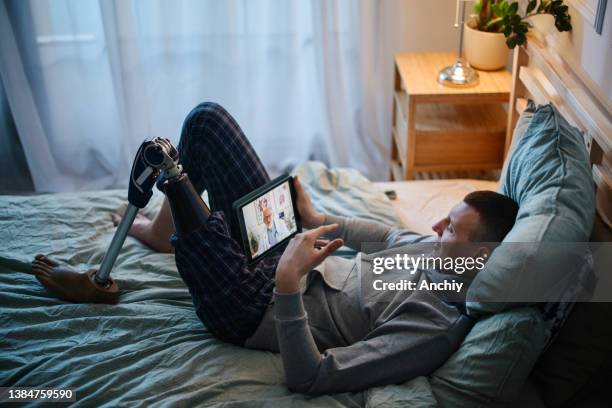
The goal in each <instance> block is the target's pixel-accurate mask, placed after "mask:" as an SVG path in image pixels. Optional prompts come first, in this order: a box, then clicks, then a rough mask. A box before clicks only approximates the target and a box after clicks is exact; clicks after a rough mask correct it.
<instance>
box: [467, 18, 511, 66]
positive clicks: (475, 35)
mask: <svg viewBox="0 0 612 408" xmlns="http://www.w3.org/2000/svg"><path fill="white" fill-rule="evenodd" d="M463 47H464V55H465V59H466V60H467V61H468V62H469V63H470V65H471V66H472V67H474V68H477V69H482V70H485V71H494V70H496V69H501V68H503V67H505V66H506V62H507V61H508V55H509V54H510V49H509V48H508V46H506V37H504V34H503V33H489V32H486V31H480V30H476V29H474V28H472V27H470V26H469V25H468V23H465V30H464V32H463Z"/></svg>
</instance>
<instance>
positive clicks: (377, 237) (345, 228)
mask: <svg viewBox="0 0 612 408" xmlns="http://www.w3.org/2000/svg"><path fill="white" fill-rule="evenodd" d="M294 186H295V190H296V192H297V207H298V211H299V213H300V216H301V217H302V224H303V225H304V227H306V228H307V229H314V228H318V227H320V226H322V225H331V224H338V228H337V229H336V231H335V233H333V234H330V235H328V238H331V239H335V238H342V240H343V241H344V243H345V245H347V246H348V247H350V248H353V249H355V250H357V251H361V250H362V248H361V245H362V244H363V243H364V242H381V243H385V244H386V247H389V246H393V245H396V244H398V243H401V244H409V243H414V242H418V241H420V240H421V239H423V237H424V236H423V235H421V234H417V233H414V232H410V231H406V230H402V229H399V228H395V227H390V226H389V225H386V224H383V223H381V222H376V221H369V220H363V219H360V218H355V217H341V216H336V215H330V214H323V213H320V212H318V211H316V210H315V209H314V207H313V205H312V202H311V201H310V197H309V196H308V193H306V190H304V187H303V186H302V184H301V183H300V180H299V179H298V178H297V177H296V178H295V179H294Z"/></svg>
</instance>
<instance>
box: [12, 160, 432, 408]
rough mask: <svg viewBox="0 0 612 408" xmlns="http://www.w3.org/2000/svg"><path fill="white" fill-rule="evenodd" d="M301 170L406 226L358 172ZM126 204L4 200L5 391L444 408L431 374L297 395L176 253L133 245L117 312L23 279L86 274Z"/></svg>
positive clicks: (112, 194)
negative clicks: (182, 268) (64, 270)
mask: <svg viewBox="0 0 612 408" xmlns="http://www.w3.org/2000/svg"><path fill="white" fill-rule="evenodd" d="M298 172H299V173H300V175H301V176H302V179H303V180H304V182H306V183H308V184H309V187H308V189H309V191H310V192H311V194H312V196H313V198H314V200H315V201H316V205H317V206H319V207H320V208H324V209H326V210H327V211H330V212H333V213H345V214H346V213H348V214H354V215H361V216H367V217H370V218H374V219H379V220H381V221H384V222H390V223H398V222H399V221H398V219H397V216H396V215H395V213H394V212H393V210H392V208H391V207H390V205H389V203H388V202H387V201H386V198H385V196H384V195H383V194H382V193H380V192H379V191H377V190H376V189H375V188H374V187H373V185H372V184H371V183H369V182H368V181H367V180H366V179H364V178H363V177H362V176H360V175H359V174H358V173H356V172H354V171H349V170H342V171H340V170H334V171H329V170H327V169H325V168H324V167H323V166H322V165H320V164H316V163H311V164H308V165H306V166H304V167H302V168H300V169H298ZM352 187H355V188H352ZM160 199H161V197H160V196H159V195H158V196H156V197H155V198H154V201H153V202H152V203H151V204H150V205H149V206H148V207H147V209H146V211H145V212H146V213H149V214H151V213H153V212H154V211H155V210H156V208H157V207H158V205H159V203H160ZM125 203H126V194H125V192H124V191H117V190H115V191H102V192H85V193H76V194H74V193H68V194H53V195H37V196H21V197H20V196H4V197H0V385H1V386H14V385H18V386H36V387H53V388H66V387H70V388H74V389H75V390H76V395H77V403H76V405H77V406H102V405H105V406H193V405H223V406H234V405H237V406H243V405H247V406H266V407H269V406H302V405H308V406H310V405H316V406H406V405H410V406H433V405H435V400H434V398H433V396H432V394H431V389H430V387H429V383H428V381H427V380H426V379H425V378H417V379H415V380H413V381H411V382H410V383H408V384H404V385H398V386H388V387H380V388H374V389H371V390H367V391H365V392H362V393H344V394H334V395H322V396H314V397H313V396H306V395H302V394H293V393H291V392H289V391H288V390H287V388H286V387H285V385H284V384H283V369H282V364H281V361H280V359H279V356H278V355H276V354H274V353H270V352H263V351H253V350H246V349H242V348H240V347H236V346H233V345H230V344H226V343H223V342H221V341H219V340H217V339H215V338H214V337H213V336H211V334H210V333H209V332H208V331H207V330H206V328H205V327H204V326H203V325H202V323H201V322H200V321H199V320H198V318H197V317H196V315H195V313H194V309H193V306H192V303H191V298H190V296H189V293H188V291H187V289H186V287H185V285H184V283H183V281H182V280H181V278H180V276H179V275H178V273H177V270H176V266H175V264H174V258H173V256H171V255H164V254H159V253H155V252H153V251H152V250H150V249H149V248H147V247H146V246H144V245H143V244H141V243H140V242H138V241H136V240H135V239H132V238H130V237H128V239H127V241H126V243H125V245H124V248H123V251H122V252H121V254H120V255H119V258H118V260H117V264H116V266H115V268H114V271H113V277H114V278H115V279H116V280H117V281H118V283H119V285H120V287H121V289H122V290H123V292H122V295H121V298H120V303H119V304H118V305H115V306H110V305H91V304H71V303H66V302H63V301H60V300H57V299H55V298H53V297H52V296H51V295H50V294H49V293H48V292H47V291H46V290H45V289H44V288H43V287H42V286H41V285H40V284H39V283H38V281H37V280H36V279H35V278H34V277H33V276H31V275H28V274H25V273H19V271H23V270H27V268H28V263H29V261H30V260H31V258H32V256H33V255H34V254H37V253H44V254H49V255H50V256H52V257H54V258H56V259H58V260H59V261H61V262H64V263H67V264H69V265H71V266H73V267H75V268H77V269H81V270H85V269H87V268H89V267H90V266H91V265H97V264H99V263H100V261H101V259H102V257H103V255H104V251H105V249H106V248H107V246H108V244H109V242H110V240H111V238H112V235H113V232H114V227H113V225H112V223H111V221H110V215H109V214H110V212H111V211H115V210H117V209H120V208H121V207H122V206H124V205H125Z"/></svg>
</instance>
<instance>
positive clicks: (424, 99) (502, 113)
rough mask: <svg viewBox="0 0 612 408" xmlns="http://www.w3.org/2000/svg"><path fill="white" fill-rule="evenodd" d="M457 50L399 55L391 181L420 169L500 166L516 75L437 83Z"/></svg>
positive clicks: (411, 175)
mask: <svg viewBox="0 0 612 408" xmlns="http://www.w3.org/2000/svg"><path fill="white" fill-rule="evenodd" d="M456 58H457V54H455V53H405V54H397V55H396V56H395V87H394V96H393V128H392V132H391V133H392V135H391V179H392V180H404V179H412V178H414V176H415V173H417V172H436V171H443V172H447V171H471V170H495V169H499V168H501V167H502V164H503V158H504V146H505V138H506V123H507V118H508V114H507V111H506V104H507V103H508V102H509V100H510V89H511V87H512V76H511V74H510V72H508V71H506V70H500V71H489V72H487V71H478V74H479V76H480V82H479V84H478V85H476V86H473V87H469V88H451V87H447V86H444V85H441V84H439V83H438V81H437V78H438V72H439V71H440V69H442V68H443V67H446V66H449V65H452V64H453V63H454V62H455V60H456Z"/></svg>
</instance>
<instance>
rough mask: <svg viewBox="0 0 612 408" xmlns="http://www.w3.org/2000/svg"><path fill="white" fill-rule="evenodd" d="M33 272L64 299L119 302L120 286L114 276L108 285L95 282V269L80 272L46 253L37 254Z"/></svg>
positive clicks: (88, 301) (89, 301) (49, 288)
mask: <svg viewBox="0 0 612 408" xmlns="http://www.w3.org/2000/svg"><path fill="white" fill-rule="evenodd" d="M32 272H33V273H34V274H35V275H36V278H37V279H38V281H39V282H40V283H42V284H43V285H44V286H45V287H46V288H47V289H48V290H49V292H51V293H53V294H54V295H55V296H57V297H58V298H60V299H62V300H67V301H69V302H76V303H117V300H118V299H119V287H118V286H117V283H115V281H114V280H113V279H112V278H109V279H108V283H107V284H106V285H100V284H98V283H96V282H95V280H94V276H95V273H96V270H95V269H90V270H88V271H87V272H85V273H78V272H76V271H74V270H72V269H70V268H66V267H64V266H60V265H59V264H58V263H57V262H55V261H53V260H51V259H49V258H47V257H46V256H44V255H37V256H36V258H35V259H34V262H32Z"/></svg>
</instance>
